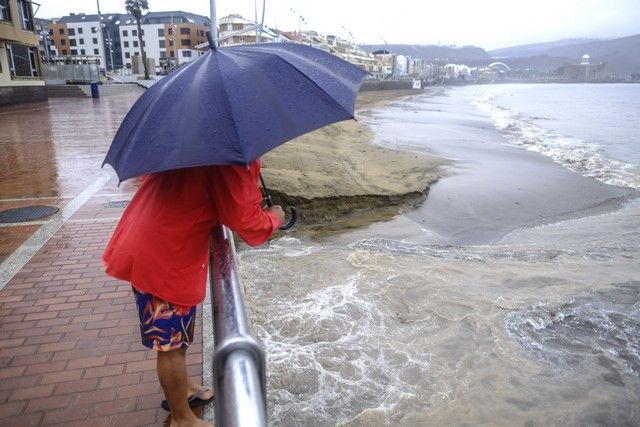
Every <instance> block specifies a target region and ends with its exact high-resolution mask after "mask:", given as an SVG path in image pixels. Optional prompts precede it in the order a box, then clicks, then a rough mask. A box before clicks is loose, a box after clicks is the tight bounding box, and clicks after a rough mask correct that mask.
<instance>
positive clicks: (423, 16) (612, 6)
mask: <svg viewBox="0 0 640 427" xmlns="http://www.w3.org/2000/svg"><path fill="white" fill-rule="evenodd" d="M148 1H149V8H150V9H149V10H150V11H169V10H183V11H186V12H193V13H197V14H199V15H206V16H209V12H210V1H209V0H190V1H176V0H148ZM36 2H39V3H41V6H40V9H39V10H38V12H37V14H36V16H37V17H38V18H53V17H60V16H64V15H68V14H69V13H70V12H76V13H79V12H84V13H97V5H96V1H95V0H39V1H38V0H36ZM99 2H100V10H101V12H103V13H109V12H111V13H115V12H121V13H122V12H124V3H125V1H124V0H99ZM262 3H263V0H257V9H258V17H259V19H260V15H261V13H262ZM216 10H217V15H218V18H220V17H222V16H225V15H228V14H231V13H239V14H241V15H242V16H244V17H245V18H247V19H251V20H253V19H254V18H255V10H256V2H254V0H217V1H216ZM299 16H302V17H303V19H304V21H302V20H300V19H299V18H298V17H299ZM265 24H267V25H269V26H271V27H275V28H278V29H281V30H285V31H287V30H297V29H298V26H299V25H300V26H301V28H302V30H303V31H304V30H316V31H319V32H321V33H325V34H337V35H339V36H342V37H345V38H350V37H352V40H353V41H355V42H357V43H369V44H376V43H384V42H387V43H411V44H455V45H459V46H462V45H468V44H472V45H475V46H480V47H482V48H485V49H496V48H500V47H507V46H514V45H519V44H527V43H537V42H546V41H554V40H559V39H565V38H583V37H587V38H611V37H621V36H628V35H633V34H639V33H640V0H457V1H456V0H391V1H385V0H377V1H376V0H266V12H265ZM350 34H351V36H350Z"/></svg>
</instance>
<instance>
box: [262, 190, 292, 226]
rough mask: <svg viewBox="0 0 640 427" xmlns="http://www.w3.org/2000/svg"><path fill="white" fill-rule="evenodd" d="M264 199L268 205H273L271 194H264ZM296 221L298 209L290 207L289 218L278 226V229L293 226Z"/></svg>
mask: <svg viewBox="0 0 640 427" xmlns="http://www.w3.org/2000/svg"><path fill="white" fill-rule="evenodd" d="M264 201H265V202H266V203H267V206H268V207H272V206H273V199H271V194H267V195H266V196H264ZM296 221H298V209H296V208H293V207H292V208H291V219H290V220H289V222H288V223H286V224H283V225H281V226H280V230H288V229H290V228H291V227H293V226H294V224H295V223H296Z"/></svg>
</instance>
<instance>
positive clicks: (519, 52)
mask: <svg viewBox="0 0 640 427" xmlns="http://www.w3.org/2000/svg"><path fill="white" fill-rule="evenodd" d="M592 41H597V39H564V40H558V41H555V42H547V43H533V44H525V45H521V46H512V47H505V48H502V49H494V50H490V51H488V52H489V55H491V56H492V57H494V58H526V57H529V56H539V55H547V54H548V53H549V51H550V50H551V49H553V48H556V47H562V46H571V45H577V44H582V43H589V42H592ZM581 56H582V55H581Z"/></svg>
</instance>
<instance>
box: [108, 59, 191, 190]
mask: <svg viewBox="0 0 640 427" xmlns="http://www.w3.org/2000/svg"><path fill="white" fill-rule="evenodd" d="M198 59H199V58H198ZM185 70H186V68H183V69H182V70H178V72H177V73H175V74H174V75H173V76H171V77H165V78H166V79H167V80H168V81H167V82H166V83H165V84H163V85H162V87H161V88H160V89H159V90H158V94H157V95H155V96H154V98H153V99H151V100H150V102H149V103H148V104H147V105H146V106H145V107H144V111H143V112H142V114H141V115H140V118H139V119H138V120H137V121H136V124H135V125H134V126H133V127H132V129H131V130H130V131H129V134H128V135H127V138H126V139H129V138H131V135H134V134H135V133H136V132H138V129H139V128H140V125H141V123H143V122H144V118H146V117H147V116H148V114H149V112H150V109H151V107H153V106H154V105H155V100H156V99H157V98H158V97H159V96H160V95H161V94H162V93H164V92H165V91H166V90H167V87H168V86H169V85H170V84H171V83H172V82H173V81H174V80H175V79H176V78H178V77H179V76H180V75H181V74H182V73H184V72H185ZM147 90H149V89H147ZM125 120H126V117H125ZM125 148H126V147H123V150H119V151H118V153H117V154H116V157H117V158H118V159H120V158H122V157H123V156H125V155H126V154H125V152H124V151H130V150H131V149H132V147H129V150H125ZM114 161H115V159H114ZM105 164H106V159H105V161H104V162H103V163H102V166H104V165H105ZM118 178H119V177H118ZM125 179H127V178H125ZM122 181H123V180H120V182H122Z"/></svg>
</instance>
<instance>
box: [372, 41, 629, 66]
mask: <svg viewBox="0 0 640 427" xmlns="http://www.w3.org/2000/svg"><path fill="white" fill-rule="evenodd" d="M361 47H362V48H363V49H364V50H366V51H367V52H375V51H377V50H387V51H389V52H391V53H395V54H399V55H406V56H411V57H413V58H422V59H423V60H425V61H428V62H435V63H458V64H467V65H470V66H486V65H488V64H490V63H491V62H493V61H496V60H499V61H500V62H504V63H505V64H507V65H508V66H509V67H510V68H511V69H513V70H523V69H533V70H538V71H543V72H553V71H555V70H556V69H557V68H558V67H561V66H563V65H567V64H578V63H579V62H580V61H581V59H582V56H583V55H584V54H588V55H589V56H590V61H591V63H592V64H597V63H600V62H605V63H606V64H607V66H606V70H607V72H608V73H609V74H613V75H619V76H628V75H631V74H636V73H640V34H637V35H634V36H629V37H622V38H617V39H609V40H598V39H566V40H558V41H555V42H549V43H536V44H529V45H523V46H513V47H506V48H502V49H496V50H492V51H489V52H488V53H487V51H485V50H484V49H482V48H479V47H476V46H462V47H449V46H435V45H413V44H375V45H374V44H370V45H363V46H361ZM497 58H499V59H497Z"/></svg>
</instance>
